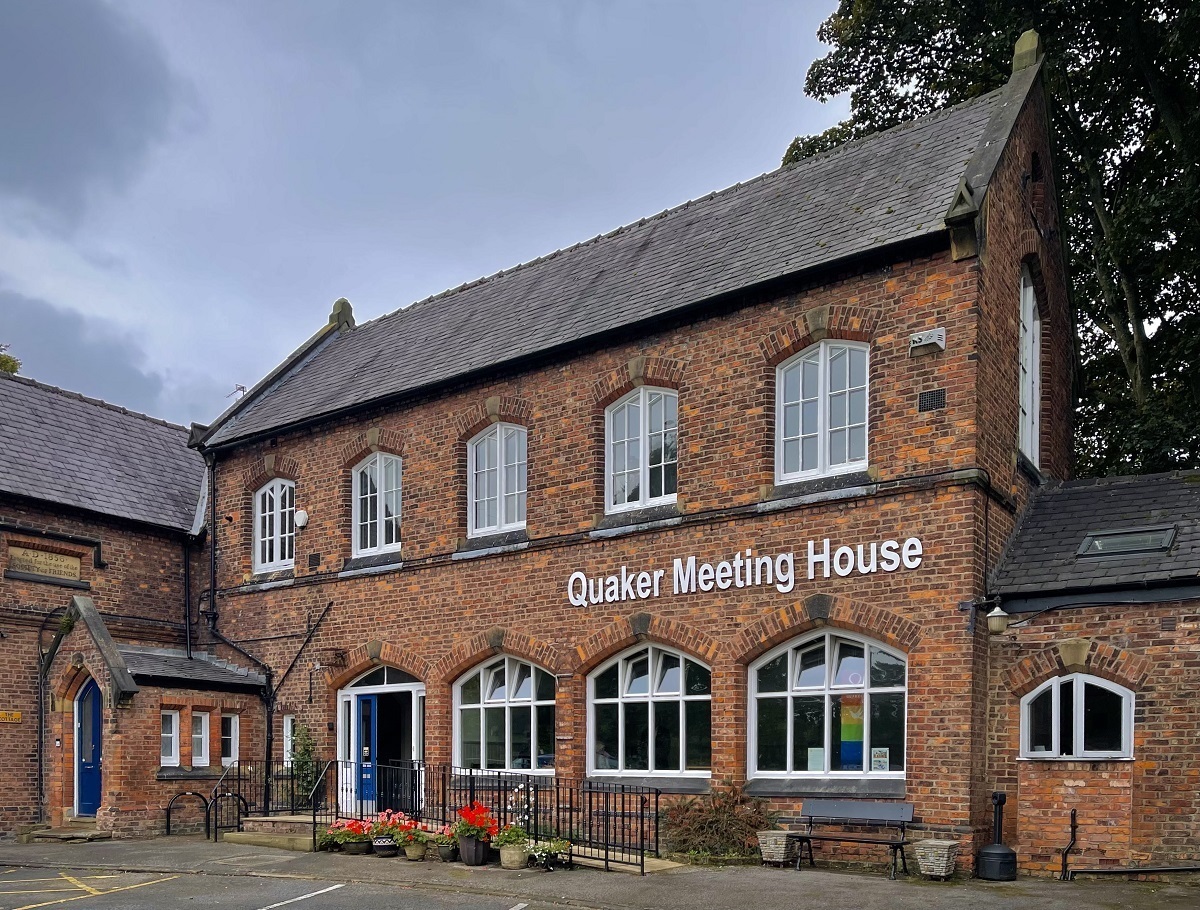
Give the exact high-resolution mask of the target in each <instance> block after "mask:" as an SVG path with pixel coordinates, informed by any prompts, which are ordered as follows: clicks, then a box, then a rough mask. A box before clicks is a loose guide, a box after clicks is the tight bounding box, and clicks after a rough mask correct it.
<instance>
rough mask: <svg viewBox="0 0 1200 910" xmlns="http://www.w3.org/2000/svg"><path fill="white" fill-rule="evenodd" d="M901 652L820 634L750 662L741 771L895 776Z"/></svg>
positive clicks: (900, 746) (901, 710)
mask: <svg viewBox="0 0 1200 910" xmlns="http://www.w3.org/2000/svg"><path fill="white" fill-rule="evenodd" d="M907 667H908V663H907V661H906V660H905V658H904V655H902V654H899V653H898V652H896V651H893V650H891V649H890V648H885V647H884V646H882V645H879V644H877V643H875V642H873V641H870V640H869V639H865V638H859V637H857V636H852V635H848V634H845V633H841V632H824V633H820V634H817V635H812V636H808V637H806V638H802V639H800V640H799V641H795V642H791V643H790V644H787V645H784V646H783V647H781V648H776V649H775V650H774V651H771V652H770V653H768V654H767V655H766V656H765V657H763V658H761V659H759V660H758V661H756V662H755V663H754V664H753V665H752V666H751V667H750V680H749V687H750V737H749V745H750V749H749V753H750V754H749V770H750V773H749V776H750V777H785V776H810V777H826V776H829V777H832V776H853V777H873V776H892V777H898V776H902V775H903V772H904V732H905V731H904V721H905V695H906V674H907Z"/></svg>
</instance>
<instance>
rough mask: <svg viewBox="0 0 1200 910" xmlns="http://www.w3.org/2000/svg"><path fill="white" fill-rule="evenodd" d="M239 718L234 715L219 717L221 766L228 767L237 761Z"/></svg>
mask: <svg viewBox="0 0 1200 910" xmlns="http://www.w3.org/2000/svg"><path fill="white" fill-rule="evenodd" d="M239 720H240V718H238V716H237V715H236V714H225V715H223V716H222V717H221V764H222V765H224V766H225V767H229V766H230V765H232V764H233V763H234V762H235V761H237V759H238V734H239V732H240V731H239V730H238V727H239V726H240V723H239Z"/></svg>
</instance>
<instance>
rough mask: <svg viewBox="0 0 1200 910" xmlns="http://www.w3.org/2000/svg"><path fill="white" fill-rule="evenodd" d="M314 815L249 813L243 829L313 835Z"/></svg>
mask: <svg viewBox="0 0 1200 910" xmlns="http://www.w3.org/2000/svg"><path fill="white" fill-rule="evenodd" d="M312 829H313V824H312V816H305V815H270V816H267V815H247V816H246V817H245V818H243V819H242V831H243V832H246V833H253V834H295V835H305V836H308V837H310V838H311V837H312Z"/></svg>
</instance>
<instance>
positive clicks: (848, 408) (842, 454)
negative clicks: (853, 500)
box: [775, 341, 869, 483]
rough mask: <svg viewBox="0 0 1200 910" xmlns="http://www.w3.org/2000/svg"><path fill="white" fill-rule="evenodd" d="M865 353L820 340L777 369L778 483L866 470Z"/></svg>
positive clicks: (859, 346)
mask: <svg viewBox="0 0 1200 910" xmlns="http://www.w3.org/2000/svg"><path fill="white" fill-rule="evenodd" d="M867 354H868V349H867V345H865V344H856V343H854V342H849V341H822V342H821V343H820V344H815V345H813V346H812V347H810V348H808V349H807V350H805V351H802V352H800V353H799V354H797V355H796V356H795V357H792V358H791V359H790V360H786V361H784V362H783V363H781V364H780V365H779V369H778V371H777V372H776V377H775V388H776V403H775V477H776V480H777V481H779V482H780V483H784V482H790V481H794V480H805V479H807V478H810V477H820V476H824V475H827V474H844V473H846V472H848V471H861V470H863V469H865V468H866V466H867V394H868V390H869V386H868V381H867Z"/></svg>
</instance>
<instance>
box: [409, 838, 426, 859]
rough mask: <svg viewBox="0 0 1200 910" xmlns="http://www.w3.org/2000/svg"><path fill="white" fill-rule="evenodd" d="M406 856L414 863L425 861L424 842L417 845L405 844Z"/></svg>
mask: <svg viewBox="0 0 1200 910" xmlns="http://www.w3.org/2000/svg"><path fill="white" fill-rule="evenodd" d="M404 855H405V857H407V858H408V859H409V860H410V861H412V862H414V863H415V862H419V861H421V860H423V859H425V844H424V842H421V843H416V844H405V845H404Z"/></svg>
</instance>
